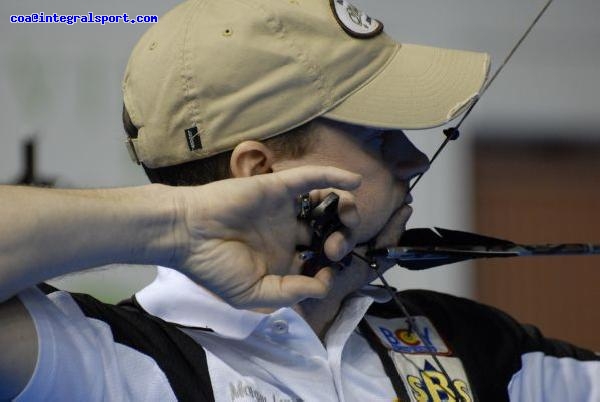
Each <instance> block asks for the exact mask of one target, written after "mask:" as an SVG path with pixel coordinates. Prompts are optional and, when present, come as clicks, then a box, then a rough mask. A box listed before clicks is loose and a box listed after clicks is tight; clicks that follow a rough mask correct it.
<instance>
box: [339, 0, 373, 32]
mask: <svg viewBox="0 0 600 402" xmlns="http://www.w3.org/2000/svg"><path fill="white" fill-rule="evenodd" d="M330 3H331V10H332V11H333V15H334V16H335V19H336V21H337V22H338V24H340V26H341V27H342V28H343V29H344V31H346V33H348V35H350V36H353V37H355V38H359V39H366V38H373V37H375V36H377V35H379V34H380V33H381V32H383V24H382V23H381V22H380V21H378V20H376V19H374V18H371V17H369V16H368V15H367V14H365V13H364V12H362V11H361V10H359V9H358V8H357V7H356V6H353V5H352V4H350V3H348V2H347V1H346V0H330Z"/></svg>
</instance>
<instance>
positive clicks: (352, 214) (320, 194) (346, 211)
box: [296, 188, 360, 245]
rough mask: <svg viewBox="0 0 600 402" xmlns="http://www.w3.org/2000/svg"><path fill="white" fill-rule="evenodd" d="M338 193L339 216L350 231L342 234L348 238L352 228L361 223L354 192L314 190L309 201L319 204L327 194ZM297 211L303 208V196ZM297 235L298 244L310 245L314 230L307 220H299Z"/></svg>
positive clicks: (312, 203) (299, 199) (314, 204)
mask: <svg viewBox="0 0 600 402" xmlns="http://www.w3.org/2000/svg"><path fill="white" fill-rule="evenodd" d="M332 192H334V193H336V194H337V195H338V197H339V201H338V216H339V218H340V221H341V222H342V225H344V227H345V228H346V229H348V230H347V232H348V233H344V234H343V235H342V237H343V238H348V237H349V233H350V230H352V229H355V228H357V227H358V226H359V225H360V215H359V213H358V208H357V206H356V197H355V196H354V194H352V193H350V192H348V191H342V190H335V189H331V188H329V189H321V190H313V191H311V192H310V193H309V197H308V201H309V204H310V205H312V206H316V205H318V204H319V203H320V202H322V201H323V200H324V199H325V197H327V195H329V194H330V193H332ZM297 204H298V205H297V207H296V212H297V213H300V211H301V210H302V204H303V203H302V196H300V197H299V198H298V202H297ZM296 233H297V236H296V244H298V245H310V243H311V239H312V230H311V229H310V227H309V226H308V224H307V222H306V221H299V222H298V224H297V231H296ZM338 237H339V236H338Z"/></svg>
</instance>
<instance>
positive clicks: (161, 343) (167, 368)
mask: <svg viewBox="0 0 600 402" xmlns="http://www.w3.org/2000/svg"><path fill="white" fill-rule="evenodd" d="M38 287H39V288H40V289H41V290H42V291H44V292H45V293H52V292H53V291H56V290H57V289H56V288H53V287H51V286H49V285H46V284H42V285H38ZM71 297H72V298H73V300H75V302H76V303H77V305H78V306H79V308H80V309H81V311H82V312H83V313H84V314H85V315H86V316H87V317H90V318H95V319H98V320H101V321H104V322H105V323H107V324H108V325H109V326H110V328H111V330H112V333H113V337H114V340H115V342H117V343H120V344H123V345H126V346H128V347H130V348H133V349H135V350H137V351H138V352H140V353H143V354H145V355H148V356H150V357H151V358H152V359H153V360H154V361H155V362H156V363H157V364H158V366H159V367H160V369H161V370H162V371H163V372H164V373H165V375H166V377H167V379H168V381H169V384H170V385H171V388H172V389H173V392H174V393H175V396H176V397H177V399H178V400H179V401H194V402H198V401H201V402H213V401H214V400H215V398H214V395H213V390H212V384H211V381H210V374H209V371H208V365H207V362H206V353H205V351H204V349H203V348H202V346H200V345H199V344H198V343H196V341H194V340H193V339H192V338H190V337H189V336H188V335H187V334H185V333H184V332H183V331H181V330H180V329H179V328H177V327H176V326H175V325H173V324H170V323H167V322H165V321H163V320H161V319H160V318H158V317H155V316H152V315H150V314H148V313H146V312H145V311H143V309H141V308H140V307H139V305H138V304H137V302H136V300H135V297H132V298H131V299H128V300H125V301H123V302H121V303H119V304H118V305H116V306H115V305H111V304H106V303H102V302H100V301H99V300H97V299H95V298H93V297H91V296H89V295H86V294H80V293H71Z"/></svg>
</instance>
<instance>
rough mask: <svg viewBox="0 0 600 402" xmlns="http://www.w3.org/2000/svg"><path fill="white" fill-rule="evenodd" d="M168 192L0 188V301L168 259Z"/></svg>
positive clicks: (171, 240)
mask: <svg viewBox="0 0 600 402" xmlns="http://www.w3.org/2000/svg"><path fill="white" fill-rule="evenodd" d="M170 194H171V191H170V190H169V188H168V187H165V186H160V185H148V186H141V187H133V188H124V189H103V190H48V189H36V188H29V187H15V186H0V301H3V300H6V299H8V298H9V297H10V296H12V295H14V294H15V293H17V292H19V291H20V290H22V289H24V288H26V287H29V286H31V285H34V284H36V283H38V282H41V281H43V280H46V279H49V278H53V277H56V276H59V275H64V274H67V273H71V272H75V271H79V270H83V269H86V268H90V267H95V266H100V265H106V264H111V263H132V262H135V263H139V264H144V263H147V264H151V263H153V264H168V262H169V260H170V259H171V258H173V253H174V252H175V250H176V249H177V246H178V245H177V244H175V243H176V236H174V235H173V233H174V232H173V230H172V229H173V226H174V225H175V221H176V213H175V205H174V201H173V199H172V198H171V196H170ZM49 234H51V235H50V236H49Z"/></svg>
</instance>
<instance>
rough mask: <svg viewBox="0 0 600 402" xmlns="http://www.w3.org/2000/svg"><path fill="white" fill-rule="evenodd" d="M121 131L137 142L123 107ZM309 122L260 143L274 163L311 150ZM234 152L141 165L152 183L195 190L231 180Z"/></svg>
mask: <svg viewBox="0 0 600 402" xmlns="http://www.w3.org/2000/svg"><path fill="white" fill-rule="evenodd" d="M122 117H123V128H124V129H125V132H126V133H127V136H128V137H129V138H137V136H138V129H137V127H136V126H135V125H133V123H132V122H131V118H130V117H129V112H127V108H126V107H125V105H123V116H122ZM314 121H315V120H311V121H309V122H308V123H305V124H303V125H301V126H298V127H296V128H293V129H291V130H289V131H286V132H284V133H282V134H279V135H276V136H275V137H271V138H268V139H266V140H263V141H261V142H262V143H263V144H265V145H266V146H267V147H268V148H269V149H270V150H271V151H272V152H273V155H274V157H275V159H277V160H280V159H297V158H300V157H302V156H304V155H305V154H306V153H307V152H309V151H310V150H312V149H313V146H314V144H315V136H314V135H313V131H314V130H313V129H312V125H313V124H312V123H313V122H314ZM232 153H233V150H229V151H225V152H221V153H219V154H216V155H213V156H210V157H208V158H204V159H198V160H194V161H191V162H186V163H181V164H178V165H174V166H166V167H159V168H149V167H147V166H145V165H144V164H143V163H142V166H143V168H144V171H145V172H146V176H148V179H149V180H150V181H151V182H152V183H161V184H166V185H169V186H198V185H202V184H207V183H210V182H213V181H217V180H224V179H229V178H231V177H232V173H231V169H230V168H229V162H230V160H231V155H232Z"/></svg>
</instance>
